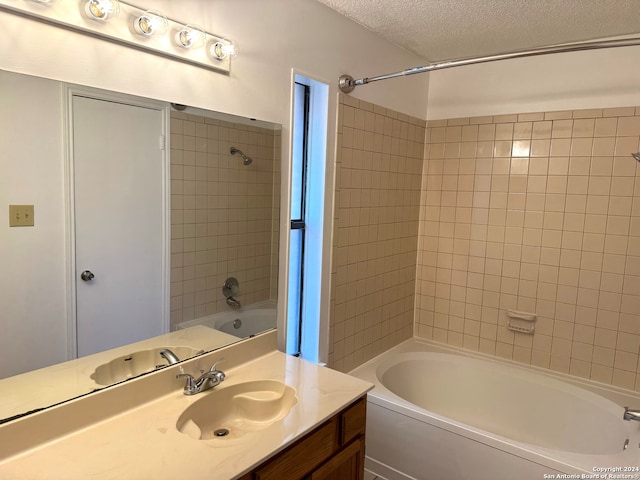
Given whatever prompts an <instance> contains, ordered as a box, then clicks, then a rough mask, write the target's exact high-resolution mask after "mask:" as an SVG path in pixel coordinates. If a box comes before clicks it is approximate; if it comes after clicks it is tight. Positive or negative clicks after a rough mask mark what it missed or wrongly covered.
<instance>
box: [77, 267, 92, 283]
mask: <svg viewBox="0 0 640 480" xmlns="http://www.w3.org/2000/svg"><path fill="white" fill-rule="evenodd" d="M93 277H95V275H94V274H93V273H91V272H90V271H89V270H85V271H84V272H82V273H81V274H80V278H81V279H82V280H84V281H85V282H88V281H90V280H93Z"/></svg>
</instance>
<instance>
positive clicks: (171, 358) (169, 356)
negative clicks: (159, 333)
mask: <svg viewBox="0 0 640 480" xmlns="http://www.w3.org/2000/svg"><path fill="white" fill-rule="evenodd" d="M160 356H161V357H162V358H164V359H165V360H166V361H167V362H169V365H174V364H176V363H178V362H179V361H180V359H179V358H178V356H177V355H176V354H175V353H173V352H172V351H171V350H169V349H168V348H165V349H163V350H160Z"/></svg>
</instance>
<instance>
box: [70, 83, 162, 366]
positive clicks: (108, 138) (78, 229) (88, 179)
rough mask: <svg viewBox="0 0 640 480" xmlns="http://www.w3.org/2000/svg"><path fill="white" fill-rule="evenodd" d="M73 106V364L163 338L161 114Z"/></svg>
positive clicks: (89, 101) (78, 100)
mask: <svg viewBox="0 0 640 480" xmlns="http://www.w3.org/2000/svg"><path fill="white" fill-rule="evenodd" d="M72 98H73V102H72V127H73V145H72V149H73V150H72V155H73V178H74V211H75V252H76V256H75V265H76V338H77V352H78V356H79V357H80V356H84V355H89V354H92V353H96V352H99V351H103V350H105V349H109V348H114V347H117V346H121V345H124V344H127V343H131V342H135V341H139V340H143V339H146V338H149V337H152V336H156V335H160V334H162V333H166V332H165V331H164V330H165V328H164V322H163V310H164V308H163V301H164V295H163V288H164V286H163V285H164V282H163V257H164V244H165V241H164V236H165V233H164V224H163V208H164V206H163V178H164V177H163V169H164V158H165V155H164V152H163V149H164V147H163V145H164V142H163V138H164V137H163V133H164V132H163V128H164V127H163V118H164V117H163V111H162V110H161V109H152V108H144V107H140V106H133V105H127V104H124V103H116V102H112V101H105V100H98V99H94V98H86V97H82V96H76V95H74V96H73V97H72ZM83 272H85V273H84V275H83ZM88 272H90V273H88Z"/></svg>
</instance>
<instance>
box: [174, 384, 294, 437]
mask: <svg viewBox="0 0 640 480" xmlns="http://www.w3.org/2000/svg"><path fill="white" fill-rule="evenodd" d="M297 401H298V400H297V398H296V395H295V390H294V389H293V388H291V387H289V386H287V385H285V384H284V383H282V382H278V381H275V380H256V381H253V382H245V383H238V384H236V385H231V386H229V387H224V386H222V387H217V389H214V390H212V391H211V392H210V393H206V394H204V395H203V397H202V398H201V399H199V400H197V401H196V402H194V403H193V404H192V405H191V406H189V408H187V409H186V410H185V411H184V412H183V413H182V415H180V418H178V421H177V422H176V428H177V429H178V431H179V432H181V433H184V434H185V435H188V436H190V437H191V438H194V439H196V440H211V439H214V438H218V439H230V438H238V437H240V436H242V435H244V434H245V433H247V432H255V431H258V430H262V429H264V428H267V427H268V426H269V425H271V424H273V423H275V422H277V421H278V420H282V419H283V418H284V417H286V416H287V414H288V413H289V411H290V410H291V407H293V406H294V405H295V404H296V403H297Z"/></svg>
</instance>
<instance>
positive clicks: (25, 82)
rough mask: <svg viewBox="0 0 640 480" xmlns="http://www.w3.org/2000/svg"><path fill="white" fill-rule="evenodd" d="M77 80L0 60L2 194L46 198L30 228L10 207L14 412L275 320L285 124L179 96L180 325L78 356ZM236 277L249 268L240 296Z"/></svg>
mask: <svg viewBox="0 0 640 480" xmlns="http://www.w3.org/2000/svg"><path fill="white" fill-rule="evenodd" d="M63 92H64V89H63V87H62V85H61V84H60V83H59V82H56V81H52V80H48V79H43V78H38V77H32V76H27V75H21V74H15V73H10V72H5V71H0V97H1V101H2V104H3V110H2V112H0V119H1V121H2V126H3V128H2V129H0V130H1V133H0V145H2V155H0V171H1V172H2V175H0V203H4V205H5V206H4V207H3V208H2V210H4V211H5V215H6V214H7V212H8V208H7V205H34V216H33V218H34V219H35V221H34V226H33V227H19V228H17V227H9V222H8V219H7V217H5V216H2V217H0V219H2V220H3V221H2V224H0V228H2V229H3V230H4V231H3V234H2V237H3V241H2V242H0V252H1V254H2V258H3V263H4V267H3V269H2V273H0V305H2V308H1V309H0V311H1V312H2V316H1V317H0V328H1V329H2V331H3V335H2V336H1V338H0V348H1V349H2V351H3V354H4V355H3V357H4V360H3V362H1V363H0V378H1V380H0V391H2V396H1V397H0V421H1V420H2V419H7V418H10V417H14V416H19V415H22V414H24V413H26V412H30V411H33V410H38V409H42V408H46V407H47V406H50V405H53V404H56V403H60V402H63V401H66V400H68V399H71V398H74V397H77V396H79V395H84V394H87V393H90V392H92V391H95V390H99V389H102V388H106V387H108V386H109V385H111V384H113V383H117V382H120V381H123V380H126V379H129V378H132V377H134V376H136V375H139V374H143V373H146V372H148V371H153V370H154V369H156V368H162V367H164V366H166V365H169V364H170V363H171V362H172V361H174V360H172V358H171V355H170V354H167V353H166V352H163V351H164V350H166V349H169V350H171V352H172V353H174V354H175V355H176V356H177V357H178V358H179V359H180V360H184V359H186V358H189V357H191V356H193V355H198V354H200V353H202V352H203V351H211V350H213V349H216V348H220V347H222V346H225V345H228V344H230V343H233V342H236V341H239V340H241V339H242V338H246V337H250V336H252V335H255V334H257V333H260V332H263V331H265V330H268V329H270V328H275V322H276V312H275V305H276V302H277V294H278V292H277V280H278V261H279V259H278V244H279V206H280V149H281V127H280V126H279V125H276V124H272V123H268V122H262V121H255V120H253V119H247V118H243V117H236V116H233V115H228V114H222V113H217V112H211V111H205V110H200V109H197V108H193V107H187V108H186V109H182V106H174V107H171V109H170V120H169V125H168V133H170V146H171V148H170V155H169V156H170V174H169V180H170V181H169V182H168V183H169V184H170V195H171V196H170V198H171V210H170V212H168V213H169V214H170V229H171V233H170V237H171V240H170V247H169V248H170V258H171V260H170V298H171V301H170V330H169V331H167V332H165V333H163V334H162V335H160V336H153V337H152V338H144V339H138V338H136V339H135V341H132V343H127V344H124V345H120V346H118V347H116V348H112V349H109V350H106V351H101V352H97V353H93V354H91V355H87V356H84V357H81V358H77V359H72V360H68V359H69V358H71V355H70V352H71V351H72V349H71V348H70V347H69V345H72V344H73V343H74V342H75V338H74V336H73V332H72V330H73V329H72V327H71V326H70V325H69V320H68V318H69V311H70V309H71V306H70V305H73V303H72V302H70V301H69V298H73V297H72V296H70V295H69V294H68V291H67V288H68V287H67V286H68V285H69V284H70V282H69V281H68V279H67V264H68V262H69V260H68V258H67V257H68V253H67V251H68V247H67V242H68V241H69V240H68V238H67V237H68V233H67V231H66V227H65V225H66V224H67V223H68V222H69V220H68V218H70V217H67V216H66V215H67V213H66V205H67V203H68V201H67V195H68V189H67V187H66V186H65V178H66V177H65V162H66V155H65V153H64V152H65V141H66V140H65V135H66V133H65V132H66V130H65V125H64V119H65V115H66V114H65V109H66V105H65V99H64V93H63ZM115 95H118V94H115ZM120 97H121V98H124V97H123V96H122V95H120ZM176 107H177V108H178V109H180V110H178V109H176ZM115 140H116V141H117V139H115ZM232 147H233V152H232ZM2 210H0V211H2ZM98 221H99V219H98ZM5 239H6V241H5ZM78 267H79V266H78ZM131 268H135V265H131ZM228 278H234V279H236V280H237V282H238V285H237V286H234V288H233V295H231V296H229V298H227V296H226V294H225V293H224V292H223V285H224V284H225V282H226V280H227V279H228ZM132 321H134V320H132Z"/></svg>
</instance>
